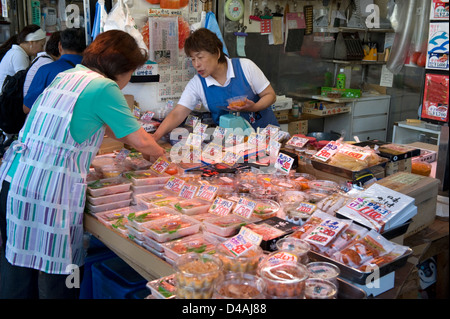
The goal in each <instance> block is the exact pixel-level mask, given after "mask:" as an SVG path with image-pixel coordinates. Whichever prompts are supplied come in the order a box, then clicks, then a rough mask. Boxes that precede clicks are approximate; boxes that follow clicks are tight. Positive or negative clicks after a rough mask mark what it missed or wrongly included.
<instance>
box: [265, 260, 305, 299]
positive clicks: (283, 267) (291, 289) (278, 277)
mask: <svg viewBox="0 0 450 319" xmlns="http://www.w3.org/2000/svg"><path fill="white" fill-rule="evenodd" d="M260 276H261V278H262V279H263V280H264V282H265V284H266V291H265V294H266V297H268V298H295V299H297V298H298V299H303V298H304V295H305V281H306V279H308V269H307V268H306V266H304V265H301V264H294V263H279V264H275V265H272V264H270V263H264V265H263V266H262V267H261V273H260Z"/></svg>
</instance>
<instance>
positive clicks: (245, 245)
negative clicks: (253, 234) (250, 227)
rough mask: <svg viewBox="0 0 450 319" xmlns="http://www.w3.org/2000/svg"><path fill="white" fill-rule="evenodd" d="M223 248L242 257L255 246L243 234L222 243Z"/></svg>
mask: <svg viewBox="0 0 450 319" xmlns="http://www.w3.org/2000/svg"><path fill="white" fill-rule="evenodd" d="M222 245H223V247H225V249H227V250H228V251H229V252H230V253H232V254H233V255H235V256H241V255H242V254H244V253H245V252H247V251H248V250H249V249H251V248H252V247H253V244H252V243H251V242H250V241H249V240H248V239H247V238H246V237H245V236H243V235H242V234H237V235H236V236H233V237H231V238H230V239H228V240H226V241H224V242H223V243H222Z"/></svg>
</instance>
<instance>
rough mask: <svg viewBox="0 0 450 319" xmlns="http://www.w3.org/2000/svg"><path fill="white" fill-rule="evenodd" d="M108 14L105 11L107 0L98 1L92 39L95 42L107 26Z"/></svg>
mask: <svg viewBox="0 0 450 319" xmlns="http://www.w3.org/2000/svg"><path fill="white" fill-rule="evenodd" d="M107 16H108V14H107V13H106V9H105V0H98V1H97V3H96V4H95V17H94V25H93V26H92V34H91V36H92V39H93V40H95V38H96V37H97V35H99V34H100V33H102V32H103V31H104V30H103V27H104V25H105V20H106V17H107Z"/></svg>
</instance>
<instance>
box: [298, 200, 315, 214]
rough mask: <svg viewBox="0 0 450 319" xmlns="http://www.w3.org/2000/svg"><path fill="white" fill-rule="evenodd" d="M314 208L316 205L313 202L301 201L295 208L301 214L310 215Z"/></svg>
mask: <svg viewBox="0 0 450 319" xmlns="http://www.w3.org/2000/svg"><path fill="white" fill-rule="evenodd" d="M316 208H317V206H316V205H314V204H310V203H305V202H301V203H300V205H299V206H298V207H297V208H296V209H295V210H296V211H298V212H300V213H303V214H307V215H311V214H312V213H313V212H314V211H315V210H316Z"/></svg>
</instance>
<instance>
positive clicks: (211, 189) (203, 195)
mask: <svg viewBox="0 0 450 319" xmlns="http://www.w3.org/2000/svg"><path fill="white" fill-rule="evenodd" d="M218 190H219V188H217V187H216V186H212V185H202V186H200V189H199V190H198V193H197V197H198V198H200V199H204V200H207V201H209V202H210V201H212V200H213V199H214V196H216V193H217V191H218Z"/></svg>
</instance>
